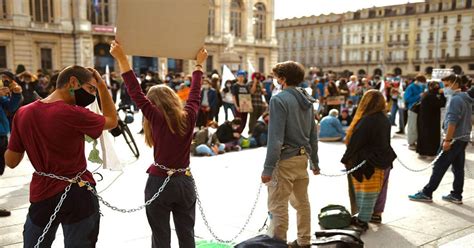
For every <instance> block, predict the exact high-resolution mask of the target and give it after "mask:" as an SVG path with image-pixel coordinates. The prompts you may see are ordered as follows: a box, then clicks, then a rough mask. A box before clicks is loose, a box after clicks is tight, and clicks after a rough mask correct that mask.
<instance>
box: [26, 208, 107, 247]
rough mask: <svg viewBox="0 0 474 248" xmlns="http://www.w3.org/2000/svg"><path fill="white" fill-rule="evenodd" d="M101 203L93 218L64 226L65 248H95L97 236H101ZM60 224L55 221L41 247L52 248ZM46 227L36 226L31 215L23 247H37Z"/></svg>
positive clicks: (27, 218)
mask: <svg viewBox="0 0 474 248" xmlns="http://www.w3.org/2000/svg"><path fill="white" fill-rule="evenodd" d="M98 205H99V203H97V212H96V213H94V214H92V215H91V216H89V217H87V218H85V219H82V220H80V221H78V222H75V223H71V224H62V228H63V233H64V247H66V248H68V247H91V248H92V247H95V245H96V242H97V236H98V235H99V223H100V213H99V206H98ZM59 224H60V223H59V222H57V221H54V222H53V224H52V225H51V228H49V231H48V233H47V234H46V236H45V237H44V240H43V242H42V243H41V245H40V246H39V247H51V245H52V243H53V241H54V239H55V237H56V231H57V230H58V227H59ZM43 229H44V227H41V226H37V225H35V224H34V223H33V222H32V220H31V217H30V215H29V214H28V215H27V217H26V223H25V225H24V230H23V243H24V244H23V247H24V248H31V247H34V246H35V245H36V242H38V238H39V237H40V236H41V234H43Z"/></svg>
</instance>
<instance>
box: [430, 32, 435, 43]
mask: <svg viewBox="0 0 474 248" xmlns="http://www.w3.org/2000/svg"><path fill="white" fill-rule="evenodd" d="M433 40H434V34H433V32H430V39H429V41H430V42H431V41H433Z"/></svg>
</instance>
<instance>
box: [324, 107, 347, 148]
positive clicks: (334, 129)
mask: <svg viewBox="0 0 474 248" xmlns="http://www.w3.org/2000/svg"><path fill="white" fill-rule="evenodd" d="M338 115H339V111H337V109H331V110H330V111H329V115H328V116H326V117H324V118H323V119H322V120H321V122H320V124H319V125H320V131H319V140H320V141H341V140H343V139H344V137H345V136H346V132H344V130H343V128H342V125H341V122H340V121H339V119H338V118H337V116H338Z"/></svg>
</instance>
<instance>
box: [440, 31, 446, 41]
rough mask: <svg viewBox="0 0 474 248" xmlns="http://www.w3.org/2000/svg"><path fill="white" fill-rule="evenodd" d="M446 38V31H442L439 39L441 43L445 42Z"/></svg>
mask: <svg viewBox="0 0 474 248" xmlns="http://www.w3.org/2000/svg"><path fill="white" fill-rule="evenodd" d="M446 37H447V36H446V31H443V36H442V37H441V39H442V40H443V41H445V40H446Z"/></svg>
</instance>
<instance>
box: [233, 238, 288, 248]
mask: <svg viewBox="0 0 474 248" xmlns="http://www.w3.org/2000/svg"><path fill="white" fill-rule="evenodd" d="M235 248H288V245H287V244H286V242H285V241H283V240H278V239H274V238H271V237H270V236H268V235H258V236H257V237H253V238H251V239H249V240H245V241H244V242H242V243H240V244H237V245H236V246H235Z"/></svg>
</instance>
